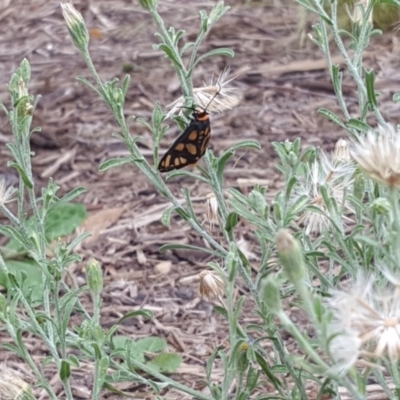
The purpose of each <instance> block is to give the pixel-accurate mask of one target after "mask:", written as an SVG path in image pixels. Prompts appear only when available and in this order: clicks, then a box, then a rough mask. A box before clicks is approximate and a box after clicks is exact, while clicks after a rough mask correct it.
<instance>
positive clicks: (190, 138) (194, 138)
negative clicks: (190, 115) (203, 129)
mask: <svg viewBox="0 0 400 400" xmlns="http://www.w3.org/2000/svg"><path fill="white" fill-rule="evenodd" d="M197 136H198V134H197V131H193V132H191V134H190V135H189V140H196V139H197Z"/></svg>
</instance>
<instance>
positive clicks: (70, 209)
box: [45, 203, 87, 242]
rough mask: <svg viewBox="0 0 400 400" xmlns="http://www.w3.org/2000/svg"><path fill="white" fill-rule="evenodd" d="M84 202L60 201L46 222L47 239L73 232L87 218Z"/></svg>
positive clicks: (50, 239)
mask: <svg viewBox="0 0 400 400" xmlns="http://www.w3.org/2000/svg"><path fill="white" fill-rule="evenodd" d="M86 216H87V212H86V207H85V205H84V204H73V203H58V204H57V205H56V206H55V207H54V208H53V209H52V210H51V211H50V212H49V214H48V216H47V218H46V222H45V232H46V239H47V240H48V241H49V242H51V241H52V240H54V239H56V238H58V237H61V236H66V235H69V234H71V233H72V232H74V231H75V229H76V228H77V227H78V226H80V225H81V224H82V223H83V221H84V220H85V219H86Z"/></svg>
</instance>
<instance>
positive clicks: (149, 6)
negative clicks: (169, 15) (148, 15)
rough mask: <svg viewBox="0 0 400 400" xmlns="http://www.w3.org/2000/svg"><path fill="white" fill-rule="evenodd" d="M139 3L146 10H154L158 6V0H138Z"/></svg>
mask: <svg viewBox="0 0 400 400" xmlns="http://www.w3.org/2000/svg"><path fill="white" fill-rule="evenodd" d="M139 2H140V5H141V6H142V7H143V8H144V9H145V10H147V11H152V10H155V9H156V8H157V6H158V0H139Z"/></svg>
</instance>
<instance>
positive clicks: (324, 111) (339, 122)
mask: <svg viewBox="0 0 400 400" xmlns="http://www.w3.org/2000/svg"><path fill="white" fill-rule="evenodd" d="M318 114H321V115H323V116H324V117H326V118H328V119H329V120H331V121H332V122H334V123H335V124H337V125H339V126H340V127H342V128H343V129H346V130H348V129H347V126H346V125H345V124H344V123H343V122H342V120H341V119H340V118H339V117H338V116H337V115H336V114H334V113H333V112H332V111H329V110H327V109H326V108H320V109H319V110H318Z"/></svg>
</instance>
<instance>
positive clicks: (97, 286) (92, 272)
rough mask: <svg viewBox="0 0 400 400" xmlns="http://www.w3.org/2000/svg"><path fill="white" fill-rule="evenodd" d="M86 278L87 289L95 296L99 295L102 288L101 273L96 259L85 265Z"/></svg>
mask: <svg viewBox="0 0 400 400" xmlns="http://www.w3.org/2000/svg"><path fill="white" fill-rule="evenodd" d="M86 279H87V282H88V285H89V289H90V290H91V291H92V292H93V294H94V295H95V296H99V295H100V293H101V291H102V290H103V273H102V271H101V267H100V264H99V263H98V262H97V261H96V260H93V261H92V262H91V263H90V264H89V265H88V266H87V267H86Z"/></svg>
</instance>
